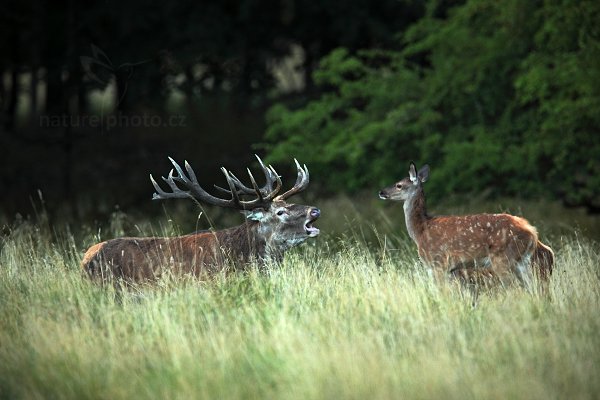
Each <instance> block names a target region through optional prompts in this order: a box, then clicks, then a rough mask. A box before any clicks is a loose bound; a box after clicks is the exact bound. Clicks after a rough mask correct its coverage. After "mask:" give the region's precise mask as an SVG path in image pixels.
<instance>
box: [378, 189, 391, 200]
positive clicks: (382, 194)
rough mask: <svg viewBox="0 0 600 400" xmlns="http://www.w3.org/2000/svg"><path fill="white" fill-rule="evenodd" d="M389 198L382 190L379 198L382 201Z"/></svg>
mask: <svg viewBox="0 0 600 400" xmlns="http://www.w3.org/2000/svg"><path fill="white" fill-rule="evenodd" d="M388 197H389V196H388V195H387V193H386V192H384V191H383V190H381V191H380V192H379V198H380V199H384V200H385V199H387V198H388Z"/></svg>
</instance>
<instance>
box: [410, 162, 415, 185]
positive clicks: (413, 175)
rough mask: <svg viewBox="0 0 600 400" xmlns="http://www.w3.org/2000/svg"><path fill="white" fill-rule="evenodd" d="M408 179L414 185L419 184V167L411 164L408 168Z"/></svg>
mask: <svg viewBox="0 0 600 400" xmlns="http://www.w3.org/2000/svg"><path fill="white" fill-rule="evenodd" d="M408 177H409V178H410V181H411V182H412V183H415V184H416V183H417V167H416V166H415V163H413V162H411V163H410V167H408Z"/></svg>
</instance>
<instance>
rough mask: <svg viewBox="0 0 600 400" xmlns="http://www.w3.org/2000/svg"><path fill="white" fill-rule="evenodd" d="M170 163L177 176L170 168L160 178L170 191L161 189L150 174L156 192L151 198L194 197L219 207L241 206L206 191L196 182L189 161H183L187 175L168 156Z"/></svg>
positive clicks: (232, 200)
mask: <svg viewBox="0 0 600 400" xmlns="http://www.w3.org/2000/svg"><path fill="white" fill-rule="evenodd" d="M169 160H170V161H171V164H173V167H174V169H175V171H177V176H175V175H174V170H173V169H171V171H170V172H169V175H168V177H167V178H165V177H162V179H163V180H164V181H165V182H166V183H167V185H169V187H170V188H171V190H172V192H166V191H164V190H163V189H161V187H160V185H159V184H158V183H157V182H156V180H155V179H154V177H153V176H152V175H150V181H151V182H152V185H153V186H154V189H155V190H156V193H154V194H153V195H152V200H165V199H182V198H195V199H197V200H200V201H203V202H205V203H207V204H212V205H215V206H219V207H229V208H241V207H242V206H241V205H240V204H238V203H236V202H235V201H234V199H231V200H225V199H220V198H218V197H215V196H213V195H211V194H210V193H208V192H207V191H206V190H204V189H203V188H202V187H201V186H200V184H199V183H198V179H197V178H196V174H195V173H194V171H193V169H192V167H191V166H190V165H189V163H188V162H187V161H186V162H185V169H186V171H187V173H188V174H187V175H186V174H185V173H184V172H183V169H182V168H181V167H180V166H179V164H177V162H175V160H173V159H172V158H171V157H169ZM175 181H178V182H181V183H182V184H183V185H184V186H186V188H187V189H189V190H182V189H181V188H180V187H179V186H177V183H175Z"/></svg>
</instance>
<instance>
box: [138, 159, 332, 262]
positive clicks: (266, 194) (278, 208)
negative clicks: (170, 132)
mask: <svg viewBox="0 0 600 400" xmlns="http://www.w3.org/2000/svg"><path fill="white" fill-rule="evenodd" d="M256 158H257V159H258V162H259V164H260V167H261V169H262V171H263V173H264V175H265V184H264V186H262V187H259V186H258V184H257V183H256V180H255V179H254V176H253V175H252V172H251V171H250V169H248V176H249V178H250V182H251V186H246V185H245V184H243V183H242V182H241V181H240V180H239V179H238V178H237V177H236V176H235V175H234V174H233V173H232V172H231V171H228V170H226V169H225V168H221V171H222V172H223V174H224V175H225V179H226V180H227V186H228V188H222V187H219V186H216V185H215V188H217V189H218V190H219V191H221V192H223V193H224V194H225V195H226V196H227V197H228V198H225V199H223V198H220V197H216V196H213V195H211V194H209V193H208V192H207V191H206V190H204V189H203V188H202V187H201V186H200V184H199V183H198V180H197V179H196V174H195V173H194V171H193V169H192V167H191V166H190V165H189V164H188V162H187V161H186V162H185V170H186V172H187V173H186V172H184V171H183V169H182V168H181V167H180V166H179V164H177V163H176V162H175V161H174V160H173V159H172V158H169V160H171V163H172V164H173V167H174V169H172V170H171V172H170V173H169V176H168V177H166V178H164V177H163V180H164V181H165V182H166V183H167V184H168V185H169V187H170V188H171V192H165V191H163V190H162V189H161V187H160V186H159V185H158V184H157V183H156V181H155V180H154V178H153V177H152V175H150V179H151V181H152V184H153V185H154V188H155V189H156V193H154V195H153V197H152V198H153V200H163V199H171V198H190V199H196V200H198V201H201V202H204V203H207V204H212V205H216V206H219V207H227V208H234V209H237V210H240V211H242V212H243V213H244V214H245V216H246V219H247V220H248V221H250V222H249V223H250V224H253V225H256V228H257V229H256V231H257V232H258V234H259V236H260V237H261V238H263V239H264V240H265V242H266V243H267V246H268V247H270V248H271V249H274V250H277V251H282V250H286V249H288V248H290V247H293V246H297V245H299V244H300V243H302V242H304V241H305V240H306V239H308V238H311V237H315V236H317V235H318V234H319V229H318V228H316V227H314V226H313V223H314V222H315V221H316V220H317V218H319V216H320V215H321V212H320V210H319V209H318V208H316V207H312V206H305V205H300V204H291V203H287V202H286V200H287V199H288V198H289V197H291V196H293V195H294V194H296V193H299V192H301V191H303V190H305V189H306V188H307V186H308V183H309V173H308V168H307V167H306V165H304V167H302V166H300V164H299V163H298V161H297V160H294V161H295V163H296V168H297V171H298V177H297V179H296V183H295V184H294V186H293V187H292V188H291V189H290V190H288V191H287V192H285V193H282V194H279V192H280V191H281V188H282V183H281V178H280V176H279V175H278V174H277V172H276V171H275V169H274V168H273V167H272V166H271V165H269V166H268V167H267V166H265V164H264V163H263V162H262V160H261V159H260V158H259V157H258V156H256ZM179 185H181V187H185V189H182V188H180V186H179Z"/></svg>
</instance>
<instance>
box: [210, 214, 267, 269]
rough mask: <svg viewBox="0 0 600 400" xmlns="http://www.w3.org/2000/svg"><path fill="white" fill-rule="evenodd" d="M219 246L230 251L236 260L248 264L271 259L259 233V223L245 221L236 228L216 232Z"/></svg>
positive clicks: (264, 241) (263, 239)
mask: <svg viewBox="0 0 600 400" xmlns="http://www.w3.org/2000/svg"><path fill="white" fill-rule="evenodd" d="M215 235H216V237H217V240H218V243H219V246H220V247H221V248H222V249H229V251H231V252H232V253H231V256H233V257H234V258H235V259H237V260H239V261H242V262H248V261H252V260H258V261H264V260H266V259H268V258H269V254H268V253H269V252H268V248H267V245H266V240H265V238H264V237H263V236H262V235H261V234H260V233H259V226H258V223H257V222H255V221H245V222H244V223H243V224H242V225H239V226H236V227H234V228H229V229H224V230H222V231H217V232H215Z"/></svg>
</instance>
